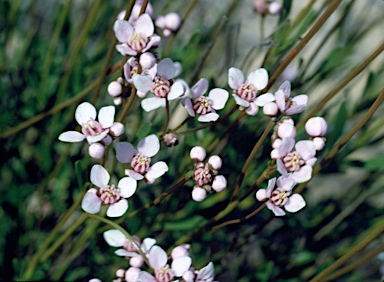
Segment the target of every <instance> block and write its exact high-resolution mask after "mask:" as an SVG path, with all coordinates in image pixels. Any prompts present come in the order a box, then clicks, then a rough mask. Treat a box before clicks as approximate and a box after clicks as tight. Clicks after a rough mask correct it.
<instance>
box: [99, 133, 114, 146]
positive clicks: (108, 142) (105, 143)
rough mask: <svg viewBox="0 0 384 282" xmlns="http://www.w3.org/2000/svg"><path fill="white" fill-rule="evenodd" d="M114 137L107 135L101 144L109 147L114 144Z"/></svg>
mask: <svg viewBox="0 0 384 282" xmlns="http://www.w3.org/2000/svg"><path fill="white" fill-rule="evenodd" d="M112 141H113V140H112V137H111V136H110V135H107V136H105V137H104V139H103V140H101V143H103V145H104V146H109V145H111V143H112Z"/></svg>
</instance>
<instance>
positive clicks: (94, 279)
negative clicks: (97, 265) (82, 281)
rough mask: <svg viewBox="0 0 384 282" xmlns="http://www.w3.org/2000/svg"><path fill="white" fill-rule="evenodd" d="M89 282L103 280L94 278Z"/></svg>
mask: <svg viewBox="0 0 384 282" xmlns="http://www.w3.org/2000/svg"><path fill="white" fill-rule="evenodd" d="M88 282H101V280H100V279H98V278H92V279H91V280H89V281H88Z"/></svg>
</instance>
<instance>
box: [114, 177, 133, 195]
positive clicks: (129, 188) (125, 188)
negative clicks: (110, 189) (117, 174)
mask: <svg viewBox="0 0 384 282" xmlns="http://www.w3.org/2000/svg"><path fill="white" fill-rule="evenodd" d="M117 187H118V188H119V189H120V196H121V197H123V198H129V197H131V196H132V195H133V194H135V192H136V188H137V182H136V180H135V179H133V178H131V177H124V178H122V179H120V181H119V184H117Z"/></svg>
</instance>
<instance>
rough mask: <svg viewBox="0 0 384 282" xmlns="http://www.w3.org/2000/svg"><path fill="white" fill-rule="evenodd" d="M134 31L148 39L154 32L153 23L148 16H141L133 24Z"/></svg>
mask: <svg viewBox="0 0 384 282" xmlns="http://www.w3.org/2000/svg"><path fill="white" fill-rule="evenodd" d="M135 31H136V32H139V33H141V34H143V35H145V36H147V37H150V36H151V35H152V34H153V32H154V31H155V27H154V25H153V21H152V19H151V17H150V16H149V15H148V14H142V15H141V16H140V17H139V18H138V19H137V21H136V23H135Z"/></svg>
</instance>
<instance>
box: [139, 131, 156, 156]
mask: <svg viewBox="0 0 384 282" xmlns="http://www.w3.org/2000/svg"><path fill="white" fill-rule="evenodd" d="M137 149H138V150H139V152H140V153H141V154H142V155H144V156H146V157H150V158H151V157H153V156H154V155H156V154H157V153H158V152H159V150H160V142H159V138H158V137H157V136H156V135H155V134H151V135H149V136H147V137H145V138H143V139H141V140H140V142H139V144H138V145H137Z"/></svg>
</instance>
